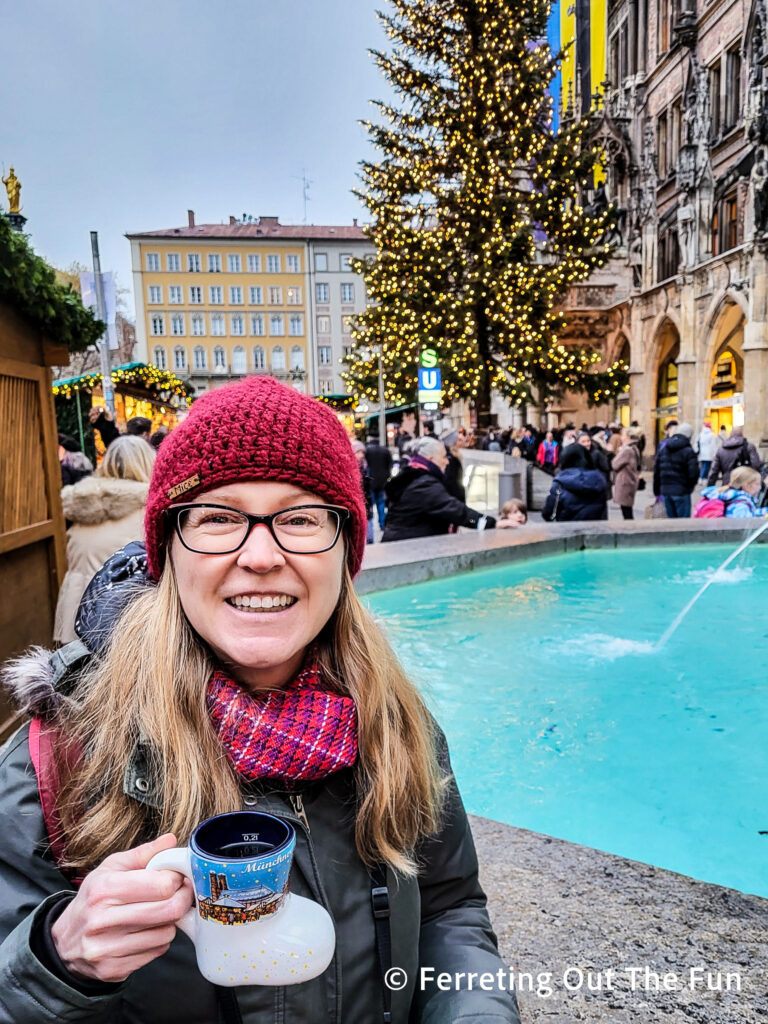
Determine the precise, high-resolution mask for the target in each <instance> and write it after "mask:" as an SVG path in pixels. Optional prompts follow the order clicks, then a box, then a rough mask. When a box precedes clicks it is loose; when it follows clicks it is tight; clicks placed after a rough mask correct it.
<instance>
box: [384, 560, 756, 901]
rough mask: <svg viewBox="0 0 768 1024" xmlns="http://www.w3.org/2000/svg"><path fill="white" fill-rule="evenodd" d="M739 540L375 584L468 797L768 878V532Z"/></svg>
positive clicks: (630, 850)
mask: <svg viewBox="0 0 768 1024" xmlns="http://www.w3.org/2000/svg"><path fill="white" fill-rule="evenodd" d="M731 554H732V548H731V547H721V546H719V545H712V546H709V545H702V546H701V547H695V546H694V547H691V546H688V547H680V548H667V547H665V548H658V549H638V550H626V551H616V550H595V551H588V552H582V553H574V554H571V555H567V556H562V557H557V558H542V559H537V560H532V561H528V562H524V563H518V564H516V565H509V566H503V567H499V568H496V569H493V570H488V571H484V572H476V573H466V574H463V575H460V576H455V577H451V578H448V579H442V580H435V581H432V582H429V583H425V584H418V585H415V586H410V587H403V588H399V589H398V590H394V591H388V592H385V593H381V594H374V595H371V596H370V597H369V598H368V599H367V600H368V602H369V604H370V606H371V608H372V610H373V611H374V612H375V613H376V614H377V615H379V616H380V617H381V619H382V621H383V624H384V626H385V628H386V630H387V632H388V634H389V636H390V638H391V639H392V641H393V643H394V645H395V647H396V649H397V650H398V652H399V653H400V655H401V657H402V658H403V660H404V661H405V663H406V665H407V667H408V668H409V670H410V671H411V673H412V675H413V677H414V678H415V679H417V680H419V681H420V683H421V684H423V689H424V692H425V694H426V697H427V700H428V702H429V704H430V706H431V707H432V708H433V710H434V711H435V714H436V715H437V717H438V719H439V721H440V723H441V725H442V726H443V728H444V729H445V731H446V734H447V735H448V739H449V742H450V744H451V751H452V757H453V765H454V770H455V771H456V774H457V777H458V779H459V782H460V784H461V787H462V792H463V794H464V798H465V802H466V804H467V807H468V809H469V810H470V811H472V812H473V813H476V814H482V815H487V816H488V817H491V818H497V819H499V820H501V821H505V822H508V823H509V824H513V825H518V826H521V827H523V828H530V829H534V830H536V831H539V832H544V833H547V834H550V835H554V836H559V837H561V838H564V839H570V840H572V841H574V842H579V843H584V844H586V845H589V846H594V847H597V848H599V849H604V850H609V851H611V852H614V853H618V854H621V855H624V856H627V857H632V858H635V859H638V860H643V861H647V862H649V863H653V864H658V865H660V866H663V867H666V868H670V869H672V870H675V871H680V872H683V873H684V874H688V875H693V876H694V877H697V878H702V879H705V880H706V881H711V882H717V883H719V884H722V885H731V886H734V887H735V888H738V889H742V890H744V891H747V892H753V893H759V894H761V895H764V896H768V867H767V866H766V865H767V864H768V807H766V802H765V798H764V794H765V784H766V779H767V778H768V742H766V740H767V738H768V683H767V682H766V679H767V677H768V674H767V673H766V654H767V653H768V602H766V600H765V596H766V584H768V549H767V547H766V546H765V545H760V546H755V547H752V548H751V549H750V550H749V552H748V553H744V556H743V558H742V559H741V560H740V561H739V563H738V564H737V565H733V564H732V563H733V560H731V567H730V568H728V567H726V568H724V569H723V568H722V567H721V568H720V569H719V570H718V566H721V563H722V562H723V559H724V558H725V557H726V556H729V555H731ZM734 557H735V553H734ZM716 570H717V572H716ZM713 574H714V575H715V578H714V580H713V579H712V577H713ZM705 584H707V586H706V588H705V587H704V585H705ZM697 594H698V604H697V608H696V614H693V615H688V616H687V617H685V616H683V615H682V614H680V609H681V608H683V609H684V608H685V606H686V604H688V605H690V604H691V603H692V602H691V600H690V598H692V597H694V596H696V595H697ZM676 618H677V619H679V620H680V621H679V622H678V623H677V628H676V629H675V630H672V629H671V628H669V627H670V626H671V624H673V623H674V620H675V619H676ZM662 636H665V643H664V645H663V646H662V645H660V644H659V637H662Z"/></svg>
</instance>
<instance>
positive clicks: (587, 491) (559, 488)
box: [541, 444, 608, 523]
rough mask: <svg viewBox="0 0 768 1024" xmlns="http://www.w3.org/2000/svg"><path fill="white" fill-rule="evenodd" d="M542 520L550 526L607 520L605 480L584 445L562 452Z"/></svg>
mask: <svg viewBox="0 0 768 1024" xmlns="http://www.w3.org/2000/svg"><path fill="white" fill-rule="evenodd" d="M541 517H542V519H544V520H545V521H546V522H548V523H551V522H558V523H564V522H573V521H577V520H585V519H607V518H608V502H607V495H606V491H605V477H604V476H603V474H602V473H601V472H600V471H599V470H597V469H594V468H593V466H592V461H591V459H590V456H589V452H587V451H586V449H585V448H584V447H583V445H580V444H570V445H568V447H567V448H566V449H565V451H564V452H563V455H562V458H561V459H560V472H559V473H558V474H557V476H556V477H555V479H554V480H553V481H552V486H551V487H550V489H549V494H548V495H547V500H546V501H545V502H544V508H543V509H542V510H541Z"/></svg>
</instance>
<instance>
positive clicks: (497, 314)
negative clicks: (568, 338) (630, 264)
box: [342, 0, 629, 408]
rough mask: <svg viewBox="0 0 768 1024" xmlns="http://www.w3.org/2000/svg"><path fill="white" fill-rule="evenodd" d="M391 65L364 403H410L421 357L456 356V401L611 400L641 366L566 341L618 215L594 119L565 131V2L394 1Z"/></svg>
mask: <svg viewBox="0 0 768 1024" xmlns="http://www.w3.org/2000/svg"><path fill="white" fill-rule="evenodd" d="M389 6H390V8H391V9H392V11H393V13H391V14H380V15H379V17H380V19H381V21H382V23H383V26H384V28H385V30H386V33H387V35H388V37H389V39H390V40H391V42H392V46H391V49H390V51H389V52H388V53H384V52H374V54H373V57H374V60H375V62H376V64H377V65H378V67H379V69H380V70H381V71H382V73H383V75H384V76H385V78H386V79H387V80H388V82H389V83H390V85H391V86H392V88H393V90H394V92H395V93H396V95H397V96H398V98H399V102H398V103H397V104H392V103H389V104H388V103H379V102H375V103H374V107H375V108H376V110H377V112H378V119H377V120H376V121H373V120H371V121H367V122H365V127H366V128H367V130H368V132H369V135H370V137H371V139H372V141H373V143H374V145H375V147H376V148H377V150H378V154H379V157H378V159H377V160H376V161H370V162H364V163H363V165H362V171H361V179H362V187H361V188H360V189H359V191H358V193H357V194H358V195H359V197H360V198H361V199H362V201H363V203H364V204H365V206H366V207H367V209H368V211H369V213H370V215H371V217H370V225H369V227H368V229H367V231H368V235H369V238H370V240H371V241H372V242H373V243H374V245H375V249H376V255H375V256H374V257H373V258H370V259H368V260H358V261H356V262H355V263H354V269H355V270H357V271H358V272H359V273H362V274H363V275H364V278H365V284H366V289H367V292H368V295H369V297H370V300H371V302H370V305H369V306H368V308H367V309H366V311H365V312H364V313H361V314H359V315H358V316H357V317H355V318H354V320H353V325H352V338H353V350H352V352H351V353H350V355H348V356H347V357H345V359H344V360H343V363H344V367H345V368H344V370H343V371H342V377H343V379H344V382H345V385H346V387H347V389H348V390H349V391H350V393H352V394H353V395H355V396H356V397H358V398H363V397H365V398H367V399H370V400H372V401H376V400H377V397H378V368H379V355H380V357H381V363H382V375H383V378H384V394H385V399H386V401H387V402H388V403H391V404H396V405H400V404H403V403H404V402H406V401H408V400H410V398H411V397H412V395H413V393H414V391H415V389H416V368H417V365H418V354H419V352H420V350H421V349H423V348H427V347H428V348H434V349H436V350H437V352H438V360H439V365H440V367H441V370H442V381H443V390H444V397H445V400H447V401H452V400H454V399H457V398H463V399H473V400H475V401H476V402H477V403H478V407H480V406H481V405H482V403H483V402H485V405H486V407H487V408H489V407H490V392H491V389H495V390H497V391H498V392H500V393H501V394H503V395H504V396H506V397H507V399H508V400H509V401H510V402H511V403H513V404H521V403H523V402H531V401H533V402H537V401H541V399H542V398H543V397H546V396H549V395H550V394H553V393H556V392H558V391H562V390H565V389H573V390H582V391H586V393H587V395H588V398H589V400H590V401H591V402H594V403H597V402H601V401H605V400H606V399H608V398H611V397H615V396H616V395H618V394H620V393H621V392H622V391H626V390H628V387H629V385H628V377H627V367H626V365H625V364H624V363H622V362H620V361H617V362H615V363H613V365H611V366H608V367H601V366H600V362H601V358H602V357H601V354H600V353H599V352H597V351H593V350H590V349H588V348H583V347H577V346H574V345H571V344H562V343H561V341H560V336H561V335H564V334H565V328H566V320H565V318H564V316H563V315H562V313H561V312H559V311H558V308H557V306H558V302H560V301H561V299H562V297H563V296H564V295H565V294H566V293H567V291H568V289H569V287H570V286H571V285H572V284H574V283H576V282H578V281H583V280H585V279H586V278H588V277H589V276H590V274H591V273H592V272H593V271H594V270H596V269H597V268H599V267H600V266H602V265H604V264H605V262H606V260H607V259H608V257H609V255H610V248H609V246H608V245H607V244H606V243H605V238H606V234H607V232H608V230H609V228H610V226H611V223H612V218H613V216H614V213H613V210H612V209H610V208H609V209H607V210H602V211H599V212H597V213H595V212H594V211H591V212H590V211H588V210H587V209H586V208H585V206H584V204H583V196H584V195H585V190H586V188H587V186H588V184H589V183H590V181H591V180H592V174H593V171H594V170H595V169H596V168H599V162H600V160H601V157H602V155H601V153H600V152H599V151H598V150H597V149H596V148H594V147H591V146H589V145H588V144H587V143H586V141H585V133H586V130H587V128H588V122H587V120H586V119H585V120H583V121H580V122H575V123H570V124H568V125H565V126H563V127H561V128H560V129H559V130H558V131H557V132H555V131H554V129H553V121H552V100H551V96H550V93H549V91H548V87H549V85H550V84H551V82H552V79H553V77H554V75H555V73H556V70H557V66H558V59H559V58H558V55H553V54H552V53H551V51H550V49H549V47H548V45H547V44H546V43H545V42H539V41H538V40H543V39H545V38H546V23H547V17H548V13H549V2H548V0H526V2H525V3H524V4H523V3H522V2H518V3H515V2H510V0H390V4H389Z"/></svg>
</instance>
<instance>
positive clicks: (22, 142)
mask: <svg viewBox="0 0 768 1024" xmlns="http://www.w3.org/2000/svg"><path fill="white" fill-rule="evenodd" d="M382 6H384V3H383V0H381V2H378V3H377V2H376V0H269V2H267V0H219V2H218V3H213V2H211V0H106V2H105V0H76V2H75V3H70V4H65V3H62V2H61V0H26V2H25V3H11V2H6V3H3V4H0V39H2V41H3V42H2V48H3V55H2V60H0V167H1V168H2V169H3V171H4V172H5V173H4V175H3V176H5V175H6V174H7V172H8V168H9V166H13V167H14V168H15V171H16V174H17V175H18V177H19V179H20V180H21V183H22V195H21V200H22V213H23V214H24V215H25V216H26V217H27V225H26V230H27V232H28V233H29V234H30V236H31V239H32V244H33V245H34V247H35V249H36V250H37V251H38V252H39V253H40V254H41V255H43V256H44V257H45V258H46V259H48V260H49V261H50V262H51V263H53V264H55V265H56V266H60V267H67V266H69V265H71V264H72V263H73V262H74V261H79V262H80V263H85V264H90V257H91V254H90V237H89V232H90V231H91V230H98V232H99V240H100V245H101V260H102V268H103V269H105V270H107V269H113V270H116V271H117V273H118V280H119V283H120V284H121V285H122V286H127V287H129V288H131V289H132V285H133V282H132V278H131V272H130V252H129V244H128V242H127V241H126V239H125V238H124V237H123V236H124V235H125V233H126V232H136V231H146V230H152V229H155V228H169V227H176V226H179V225H183V224H185V223H186V219H187V209H188V208H189V209H193V210H194V211H195V214H196V218H197V222H198V223H219V222H220V221H225V222H226V221H227V220H228V218H229V215H230V214H233V215H234V216H237V217H239V216H241V215H242V214H243V213H244V212H246V213H249V214H253V215H254V216H258V215H261V214H267V215H276V216H279V217H280V219H281V221H282V222H283V223H285V224H290V223H302V221H303V200H302V183H301V180H300V179H301V176H302V172H303V171H306V173H307V176H308V177H309V178H310V179H311V180H312V185H311V186H310V197H311V198H310V202H309V204H308V207H307V220H308V222H309V223H315V224H322V223H326V224H327V223H336V224H344V223H350V222H351V220H352V218H353V217H355V216H362V209H361V207H360V205H359V203H358V201H357V200H356V199H355V197H354V196H352V195H351V194H350V189H351V188H352V187H354V185H355V183H356V177H355V176H356V172H357V163H358V161H359V160H360V159H361V158H362V157H363V156H367V155H369V153H370V150H369V148H368V144H367V141H366V136H365V133H364V131H363V130H362V129H361V128H360V127H359V125H358V123H357V122H358V120H359V119H360V118H364V117H367V116H369V115H370V113H371V108H370V106H369V103H368V101H369V100H370V99H371V98H373V97H377V98H380V97H382V96H383V95H385V93H386V87H385V84H384V81H383V79H382V78H381V76H380V75H379V72H378V70H377V69H376V68H375V66H374V65H373V63H372V61H371V59H370V57H369V56H368V53H367V49H368V47H371V46H373V47H381V46H383V43H384V39H385V37H384V36H383V33H382V32H381V29H380V27H379V24H378V22H377V20H376V17H375V10H376V8H377V7H382ZM0 196H1V198H2V208H3V209H7V204H6V197H5V190H4V189H3V191H2V193H0ZM128 304H129V306H130V311H131V313H132V312H133V296H132V294H131V296H130V297H129V299H128Z"/></svg>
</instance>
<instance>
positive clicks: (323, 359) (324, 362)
mask: <svg viewBox="0 0 768 1024" xmlns="http://www.w3.org/2000/svg"><path fill="white" fill-rule="evenodd" d="M317 358H318V360H319V363H320V365H321V366H330V365H331V346H330V345H318V347H317Z"/></svg>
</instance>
